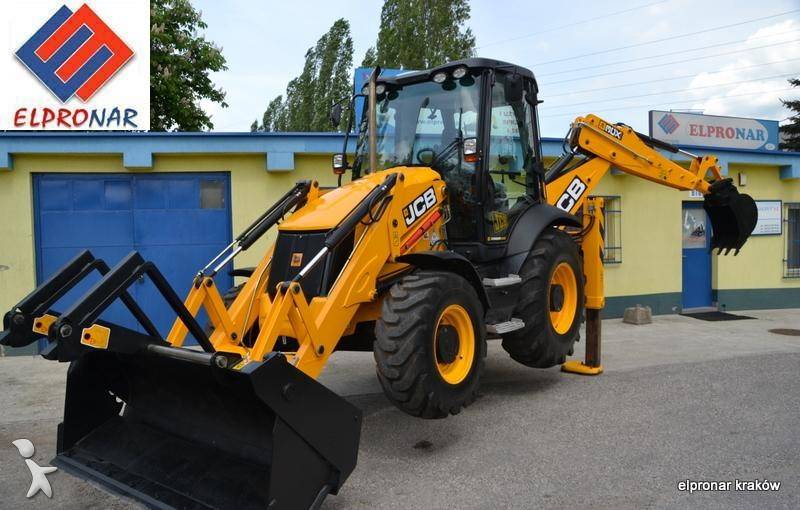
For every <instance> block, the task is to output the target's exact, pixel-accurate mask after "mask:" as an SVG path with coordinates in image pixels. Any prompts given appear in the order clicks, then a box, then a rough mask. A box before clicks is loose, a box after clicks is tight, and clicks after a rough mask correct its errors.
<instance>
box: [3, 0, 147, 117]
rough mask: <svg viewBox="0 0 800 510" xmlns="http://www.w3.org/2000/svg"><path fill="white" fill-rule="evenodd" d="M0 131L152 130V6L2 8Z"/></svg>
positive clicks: (89, 3) (36, 1)
mask: <svg viewBox="0 0 800 510" xmlns="http://www.w3.org/2000/svg"><path fill="white" fill-rule="evenodd" d="M0 31H2V33H3V37H2V38H0V73H2V76H3V91H4V92H5V93H4V94H3V95H2V98H0V130H26V131H54V130H59V131H69V130H76V131H95V130H99V131H113V130H122V131H132V130H148V129H150V2H148V1H147V0H85V1H83V0H77V1H76V0H66V1H65V0H30V1H25V2H9V3H8V5H4V6H3V16H2V19H1V20H0Z"/></svg>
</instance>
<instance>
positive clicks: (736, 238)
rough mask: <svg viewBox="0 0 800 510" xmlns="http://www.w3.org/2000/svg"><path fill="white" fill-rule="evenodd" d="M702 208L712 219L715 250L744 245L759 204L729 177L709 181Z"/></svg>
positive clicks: (737, 247)
mask: <svg viewBox="0 0 800 510" xmlns="http://www.w3.org/2000/svg"><path fill="white" fill-rule="evenodd" d="M703 208H704V209H705V210H706V213H707V214H708V218H709V220H710V221H711V228H712V237H711V249H712V250H713V249H715V248H716V249H717V250H718V251H722V250H725V253H726V254H727V253H728V252H729V251H730V250H736V252H735V253H739V249H740V248H741V247H742V246H743V245H744V243H745V242H746V241H747V239H748V238H749V237H750V234H751V233H752V232H753V229H754V228H755V227H756V222H757V221H758V208H757V207H756V203H755V201H754V200H753V198H752V197H751V196H750V195H746V194H744V193H739V190H737V189H736V186H734V185H733V183H732V182H731V179H722V180H719V181H716V182H714V183H713V184H711V192H710V193H708V194H707V195H705V201H704V202H703Z"/></svg>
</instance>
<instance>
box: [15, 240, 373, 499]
mask: <svg viewBox="0 0 800 510" xmlns="http://www.w3.org/2000/svg"><path fill="white" fill-rule="evenodd" d="M95 270H97V271H98V272H100V273H101V274H102V275H103V277H102V278H101V279H100V280H99V281H98V282H97V283H95V284H94V285H93V286H92V287H91V288H90V289H89V290H88V291H87V292H86V293H85V294H84V295H83V296H82V297H81V298H80V299H79V300H78V301H76V302H75V303H74V304H72V305H71V306H70V307H68V308H67V309H65V310H64V311H63V313H59V312H56V311H53V310H51V309H50V306H51V305H52V304H53V303H54V302H55V301H56V300H57V298H58V296H63V295H64V294H65V293H66V292H67V291H68V290H69V289H71V288H73V287H74V286H75V285H76V284H77V283H78V282H79V281H80V280H81V279H82V278H83V277H85V276H86V275H88V274H89V273H91V272H93V271H95ZM143 276H147V277H149V279H150V280H151V281H152V283H153V284H154V285H155V287H156V288H157V289H158V290H159V291H160V292H161V294H162V296H163V297H164V298H165V300H166V302H167V303H168V304H169V306H170V307H172V309H173V311H175V313H176V315H177V316H178V317H179V318H180V320H181V321H183V323H184V325H185V326H186V327H187V329H188V330H189V332H190V333H191V334H192V336H193V337H194V338H195V339H196V340H197V341H198V343H199V344H200V346H201V347H202V348H203V349H204V350H205V352H204V351H200V350H193V349H186V348H178V347H173V346H171V345H170V344H168V343H167V342H166V341H165V340H164V339H163V338H161V337H160V336H159V334H158V331H157V329H156V328H155V327H154V326H153V324H152V322H150V320H149V319H148V318H147V316H146V315H145V314H144V312H143V311H142V310H141V308H140V307H138V306H137V305H136V303H135V302H134V301H133V299H132V297H131V295H130V294H129V293H128V291H127V289H128V288H129V287H130V285H132V284H133V283H135V282H136V281H138V280H139V279H140V278H141V277H143ZM116 299H120V300H122V301H123V302H124V303H125V304H126V305H128V307H129V309H131V311H132V312H133V313H134V316H135V317H136V318H137V320H138V321H139V324H140V326H141V328H142V329H143V330H144V332H139V331H136V330H133V329H129V328H125V327H122V326H119V325H116V324H112V323H109V322H105V321H102V320H100V319H99V316H100V315H101V314H102V312H103V310H105V309H107V307H108V306H109V305H110V304H111V303H112V302H113V301H115V300H116ZM43 337H46V338H47V339H48V341H49V346H48V347H47V348H46V349H45V351H44V352H43V356H44V357H46V358H47V359H52V360H59V361H70V362H71V365H70V368H69V371H68V374H67V388H66V399H65V405H64V419H63V422H62V423H61V424H60V425H59V429H58V441H57V456H56V458H55V459H54V463H55V464H57V465H59V466H61V467H62V468H63V469H64V470H65V471H69V472H72V473H74V474H76V475H78V476H81V477H85V478H89V479H92V480H94V481H96V482H98V483H100V484H103V485H105V486H107V487H108V488H110V489H112V490H114V491H117V492H120V493H123V494H126V495H128V496H131V497H134V498H136V499H138V500H140V501H142V502H144V503H145V504H146V505H147V506H150V507H154V508H180V509H188V508H193V509H194V508H199V509H221V508H243V509H247V508H260V509H265V508H270V509H273V510H274V509H283V508H287V509H295V508H297V509H306V508H315V507H317V506H319V504H320V503H321V502H322V500H323V499H324V497H325V496H326V495H327V494H328V493H333V494H335V493H337V492H338V490H339V488H340V487H341V485H342V484H343V483H344V481H345V480H346V479H347V477H348V476H349V475H350V473H351V472H352V471H353V469H354V468H355V465H356V460H357V455H358V443H359V436H360V430H361V412H360V411H359V410H358V409H357V408H356V407H354V406H353V405H352V404H350V403H348V402H347V401H345V400H344V399H343V398H341V397H339V396H337V395H336V394H335V393H333V392H332V391H330V390H328V389H327V388H325V387H324V386H323V385H321V384H320V383H318V382H316V381H315V380H314V379H313V378H311V377H309V376H308V375H306V374H305V373H303V372H302V371H300V370H298V369H297V368H295V367H294V366H292V365H290V364H289V363H288V362H287V359H286V357H285V356H284V355H282V354H280V353H271V354H270V355H269V356H268V357H266V358H265V359H264V360H263V361H248V360H245V359H242V357H241V356H240V355H238V354H231V353H225V352H216V351H215V349H214V347H213V345H212V344H211V343H210V340H209V339H208V337H207V335H206V334H205V331H204V330H203V328H202V327H201V326H200V325H199V324H198V323H197V321H196V320H195V319H194V317H193V316H192V314H191V313H190V312H189V311H188V309H186V307H185V306H184V304H183V303H182V302H181V300H180V299H179V298H178V296H177V295H176V294H175V292H174V290H173V289H172V288H171V287H170V286H169V284H168V283H167V281H166V279H165V278H164V277H163V275H162V274H161V273H160V272H159V271H158V269H157V268H156V267H155V266H154V265H153V264H152V263H151V262H147V261H145V260H144V259H143V258H142V257H141V255H139V254H138V253H136V252H132V253H131V254H130V255H128V256H127V257H125V258H124V259H123V260H122V261H120V262H119V264H117V265H116V266H115V267H114V268H109V267H108V266H107V265H106V264H105V263H104V262H102V261H101V260H99V259H95V258H94V257H93V256H92V255H91V253H89V252H88V251H87V252H83V253H82V254H80V255H79V256H77V257H76V258H75V259H74V260H72V261H71V262H69V263H68V264H67V265H65V266H64V267H63V268H62V270H61V271H59V272H57V273H56V274H55V275H54V276H53V277H52V278H50V279H49V280H48V281H46V282H45V283H43V284H42V285H41V286H40V287H38V288H37V289H35V290H34V291H33V292H32V293H31V294H29V295H28V296H26V297H25V298H24V299H23V300H22V301H21V302H20V303H18V304H17V305H16V306H15V307H14V308H12V310H11V311H9V312H8V313H7V314H6V316H5V317H4V331H3V332H2V333H0V343H2V344H3V345H9V346H22V345H27V344H29V343H32V342H34V341H36V340H37V339H39V338H43Z"/></svg>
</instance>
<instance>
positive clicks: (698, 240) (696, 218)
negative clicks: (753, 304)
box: [681, 202, 711, 309]
mask: <svg viewBox="0 0 800 510" xmlns="http://www.w3.org/2000/svg"><path fill="white" fill-rule="evenodd" d="M681 228H682V231H683V249H682V255H683V291H682V300H681V303H682V307H683V309H687V308H699V307H708V306H711V253H709V246H710V242H711V232H710V228H711V225H710V223H709V221H708V218H707V217H706V212H705V211H704V210H703V204H702V203H701V202H684V203H683V209H682V211H681Z"/></svg>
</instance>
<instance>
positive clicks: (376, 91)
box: [375, 83, 386, 96]
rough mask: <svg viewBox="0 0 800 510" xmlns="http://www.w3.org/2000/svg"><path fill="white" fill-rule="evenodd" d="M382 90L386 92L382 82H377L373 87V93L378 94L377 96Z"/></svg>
mask: <svg viewBox="0 0 800 510" xmlns="http://www.w3.org/2000/svg"><path fill="white" fill-rule="evenodd" d="M384 92H386V85H384V84H383V83H380V84H378V85H377V86H376V87H375V93H376V94H377V95H379V96H380V95H381V94H383V93H384Z"/></svg>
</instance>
